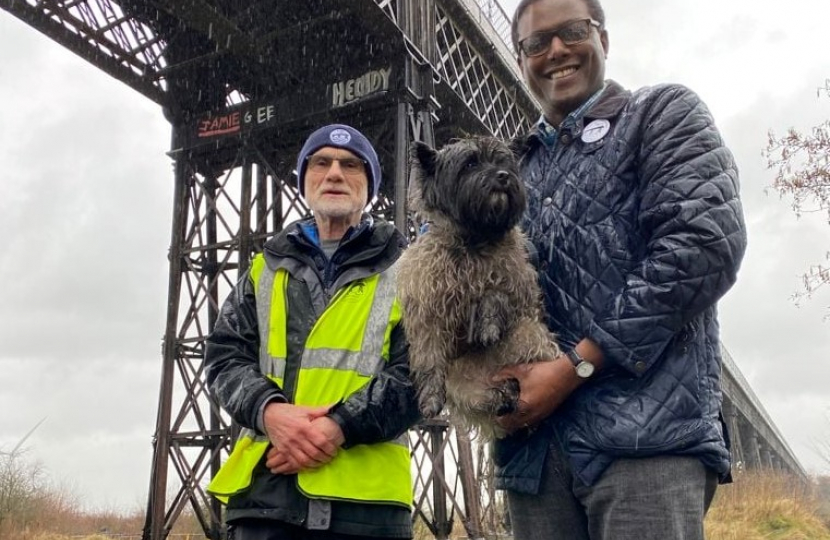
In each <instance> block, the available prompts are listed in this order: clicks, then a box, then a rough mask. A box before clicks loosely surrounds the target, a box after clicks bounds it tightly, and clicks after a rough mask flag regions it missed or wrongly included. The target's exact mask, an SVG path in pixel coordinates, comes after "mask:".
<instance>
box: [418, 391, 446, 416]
mask: <svg viewBox="0 0 830 540" xmlns="http://www.w3.org/2000/svg"><path fill="white" fill-rule="evenodd" d="M418 405H419V409H420V410H421V416H423V417H424V418H433V417H435V416H438V415H439V414H441V411H442V410H443V409H444V400H443V399H441V398H439V397H438V396H429V397H426V398H422V399H421V402H420V403H419V404H418Z"/></svg>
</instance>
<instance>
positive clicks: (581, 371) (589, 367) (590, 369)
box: [576, 360, 594, 379]
mask: <svg viewBox="0 0 830 540" xmlns="http://www.w3.org/2000/svg"><path fill="white" fill-rule="evenodd" d="M576 374H577V375H579V376H580V377H582V378H583V379H587V378H588V377H590V376H591V375H593V374H594V364H592V363H590V362H585V361H584V360H583V361H582V362H580V363H579V364H577V366H576Z"/></svg>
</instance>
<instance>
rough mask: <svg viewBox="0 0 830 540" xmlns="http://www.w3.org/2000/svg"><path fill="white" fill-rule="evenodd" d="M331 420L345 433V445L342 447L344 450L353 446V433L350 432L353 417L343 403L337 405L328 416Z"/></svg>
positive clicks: (330, 410)
mask: <svg viewBox="0 0 830 540" xmlns="http://www.w3.org/2000/svg"><path fill="white" fill-rule="evenodd" d="M327 416H328V417H329V418H331V419H332V420H334V421H335V422H336V423H337V425H338V426H340V431H342V432H343V444H342V445H341V446H342V448H349V447H350V446H353V444H352V443H351V442H350V439H351V433H350V432H349V428H348V425H349V421H350V420H351V418H352V416H351V415H350V414H349V411H348V409H346V408H345V407H344V406H343V402H342V401H341V402H340V403H337V404H336V405H334V406H333V407H332V408H331V409H329V412H328V414H327Z"/></svg>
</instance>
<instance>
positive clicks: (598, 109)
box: [511, 80, 631, 157]
mask: <svg viewBox="0 0 830 540" xmlns="http://www.w3.org/2000/svg"><path fill="white" fill-rule="evenodd" d="M630 97H631V91H629V90H626V89H625V88H623V87H622V86H621V85H620V84H619V83H617V82H616V81H613V80H608V81H606V83H605V89H604V90H603V91H602V93H601V94H600V96H599V98H598V99H597V100H596V101H595V102H594V103H592V104H591V105H590V106H589V107H588V109H587V110H586V111H585V112H584V114H583V115H582V116H581V117H579V118H576V119H575V120H576V121H575V122H574V123H573V125H571V126H568V127H563V128H562V129H563V131H564V130H567V131H568V132H569V134H570V135H572V136H575V137H578V136H579V134H580V133H581V132H582V127H583V126H584V124H585V122H586V121H590V120H599V119H606V120H611V119H612V118H616V117H617V116H618V115H619V114H620V111H621V110H622V108H623V107H624V106H625V104H626V103H627V102H628V100H629V98H630ZM540 144H544V141H543V138H542V136H541V133H540V131H539V128H538V123H536V124H534V125H533V127H532V128H531V129H530V131H529V132H528V133H526V134H525V135H522V136H519V137H517V138H515V139H513V141H512V142H511V147H512V148H513V152H514V153H515V154H516V155H517V156H519V157H524V156H526V155H527V154H528V153H529V152H530V151H531V150H533V149H534V148H536V147H537V146H539V145H540Z"/></svg>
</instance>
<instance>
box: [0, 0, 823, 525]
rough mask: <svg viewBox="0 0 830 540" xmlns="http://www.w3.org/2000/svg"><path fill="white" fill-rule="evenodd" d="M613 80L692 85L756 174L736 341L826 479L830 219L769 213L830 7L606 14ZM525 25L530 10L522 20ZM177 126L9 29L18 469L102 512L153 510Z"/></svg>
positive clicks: (8, 338) (1, 124) (5, 292)
mask: <svg viewBox="0 0 830 540" xmlns="http://www.w3.org/2000/svg"><path fill="white" fill-rule="evenodd" d="M604 4H605V9H606V15H607V19H608V23H607V27H608V31H609V35H610V44H611V48H610V53H609V57H608V62H607V75H608V76H609V77H610V78H613V79H615V80H617V81H618V82H620V83H622V84H623V85H624V86H627V87H630V88H634V87H639V86H642V85H647V84H655V83H660V82H678V83H683V84H686V85H687V86H689V87H691V88H692V89H694V90H695V91H696V92H697V93H698V94H700V96H701V97H702V98H703V99H704V100H705V101H706V102H707V103H708V105H709V106H710V108H711V110H712V112H713V114H714V116H715V119H716V121H717V123H718V126H719V127H720V128H721V130H722V132H723V135H724V138H725V139H726V142H727V144H728V145H729V147H730V148H731V149H732V150H733V152H734V153H735V156H736V158H737V161H738V165H739V167H740V172H741V181H742V188H741V189H742V191H741V193H742V197H743V201H744V207H745V212H746V218H747V225H748V228H749V249H748V251H747V255H746V258H745V259H744V264H743V267H742V269H741V272H740V276H739V281H738V284H737V285H736V286H735V288H734V289H733V290H732V291H731V292H730V293H729V294H728V295H727V296H726V298H725V299H724V300H723V301H722V302H721V309H720V312H721V323H722V337H723V340H724V342H725V344H726V346H727V347H728V349H729V350H730V351H731V353H732V356H733V357H734V359H735V361H736V362H737V364H738V365H739V367H740V369H741V370H742V372H743V374H744V376H745V377H746V378H747V379H748V380H749V382H750V383H751V386H752V388H753V390H754V391H755V393H756V394H757V395H758V397H759V398H760V400H761V402H762V403H763V405H764V406H765V408H766V410H767V411H768V412H769V414H770V416H771V417H772V418H773V420H774V421H775V423H776V424H777V426H778V428H779V429H780V431H781V432H782V433H783V435H784V436H785V438H786V440H787V441H788V443H789V444H790V446H791V447H792V448H793V450H794V451H795V453H796V455H797V457H798V458H799V459H800V461H801V463H802V464H803V465H804V466H805V467H806V468H807V470H808V471H809V472H811V473H816V474H818V473H826V472H830V471H828V469H830V464H827V463H826V462H824V461H822V460H821V459H820V458H819V456H818V455H817V454H816V452H815V450H814V447H815V442H814V441H816V440H818V439H820V438H824V439H827V438H830V421H828V419H827V416H828V412H830V389H828V387H830V384H828V383H830V322H823V321H822V317H823V316H824V315H827V314H828V306H830V289H828V288H825V289H824V290H822V291H820V294H818V295H817V296H816V297H814V299H812V300H808V301H806V302H804V303H802V305H801V306H800V307H797V306H796V305H795V304H794V303H793V302H792V301H791V300H790V297H791V295H792V294H793V293H794V292H796V291H798V290H799V287H800V285H799V276H800V275H801V274H803V273H804V272H805V271H807V270H808V268H809V267H810V264H815V263H819V262H822V261H823V260H824V257H825V253H826V252H827V251H828V250H830V225H828V224H827V222H826V217H825V216H823V215H808V216H805V217H803V218H801V219H797V218H796V217H795V215H794V214H793V212H792V211H791V209H790V206H789V201H788V200H786V199H785V200H781V199H779V197H778V196H777V195H776V194H775V193H769V194H767V193H766V191H765V190H766V188H767V187H768V186H769V185H770V184H771V182H772V178H773V173H772V171H769V170H767V169H766V167H765V161H764V159H763V157H762V155H761V151H762V150H763V149H764V147H765V146H766V141H767V131H768V130H769V129H773V130H774V131H776V132H777V133H783V132H784V130H786V129H787V128H789V127H790V126H793V127H796V128H797V129H799V130H802V131H806V130H809V129H810V128H811V127H812V126H815V125H817V124H819V123H820V122H822V121H824V120H825V119H827V118H830V98H827V97H824V98H818V97H817V94H816V89H817V87H819V86H821V85H823V84H824V81H825V79H826V78H828V77H830V56H828V54H827V43H826V28H825V25H826V21H828V20H830V3H828V2H824V1H819V0H791V1H790V2H788V3H787V4H786V8H784V6H783V5H782V4H780V3H777V4H776V3H768V2H763V3H762V2H756V1H752V0H730V1H729V2H724V1H722V0H701V1H698V2H686V1H680V0H638V1H637V2H636V3H634V2H631V1H630V0H606V1H605V2H604ZM505 5H506V8H507V10H508V13H510V14H512V9H513V6H514V5H515V2H510V1H505ZM169 139H170V129H169V125H168V124H167V122H166V120H165V119H164V117H163V115H162V112H161V109H160V108H159V107H158V106H156V105H155V104H153V103H152V102H150V101H149V100H148V99H146V98H144V97H143V96H141V95H140V94H138V93H137V92H135V91H133V90H131V89H130V88H128V87H127V86H126V85H124V84H123V83H120V82H118V81H116V80H114V79H112V78H110V77H109V76H107V75H105V74H104V73H103V72H101V71H99V70H97V69H96V68H94V67H93V66H92V65H90V64H88V63H86V62H85V61H83V60H81V59H80V58H78V57H76V56H75V55H73V54H71V53H69V52H67V51H66V50H64V49H63V48H62V47H60V46H59V45H57V44H56V43H54V42H52V41H51V40H49V39H48V38H46V37H45V36H43V35H41V34H39V33H38V32H37V31H35V30H33V29H32V28H29V27H28V26H26V25H24V24H23V23H21V22H20V21H18V20H17V19H15V18H14V17H12V16H11V15H9V14H8V13H6V12H4V11H0V170H2V173H3V177H4V178H3V180H2V182H0V231H3V235H4V237H5V238H6V240H5V241H4V243H3V244H4V245H3V249H2V250H0V283H1V284H2V286H0V450H6V451H8V450H10V449H11V447H13V446H14V445H15V444H16V443H17V441H19V440H20V438H21V437H23V435H25V433H26V432H28V431H29V430H30V429H31V428H32V427H34V426H35V425H36V424H37V423H38V422H40V421H41V420H44V419H45V421H44V422H43V424H42V425H41V426H40V427H39V428H38V429H37V430H36V431H35V433H34V435H33V436H32V437H31V439H29V441H28V443H27V447H28V448H29V457H30V458H31V459H35V460H38V461H39V462H40V463H41V464H42V465H43V466H44V467H45V469H46V470H47V472H48V473H49V476H50V477H51V478H52V479H53V481H54V482H55V483H56V484H58V485H60V486H63V487H64V488H65V489H67V490H68V491H69V492H71V493H72V494H73V495H74V496H76V497H78V499H79V500H80V501H81V502H82V504H84V505H85V506H86V507H88V508H93V509H118V510H127V511H131V510H141V509H143V508H144V506H145V504H146V498H147V488H148V485H149V481H150V463H151V457H152V451H151V438H152V435H153V431H154V429H155V419H156V406H157V402H158V392H159V384H160V376H161V375H160V367H161V336H162V334H163V332H164V320H165V306H166V301H167V275H168V267H167V250H168V246H169V243H170V224H171V216H172V205H171V200H172V192H173V190H172V187H173V173H172V166H171V161H170V159H169V158H168V157H167V156H166V155H165V152H166V151H167V150H168V149H169Z"/></svg>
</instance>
